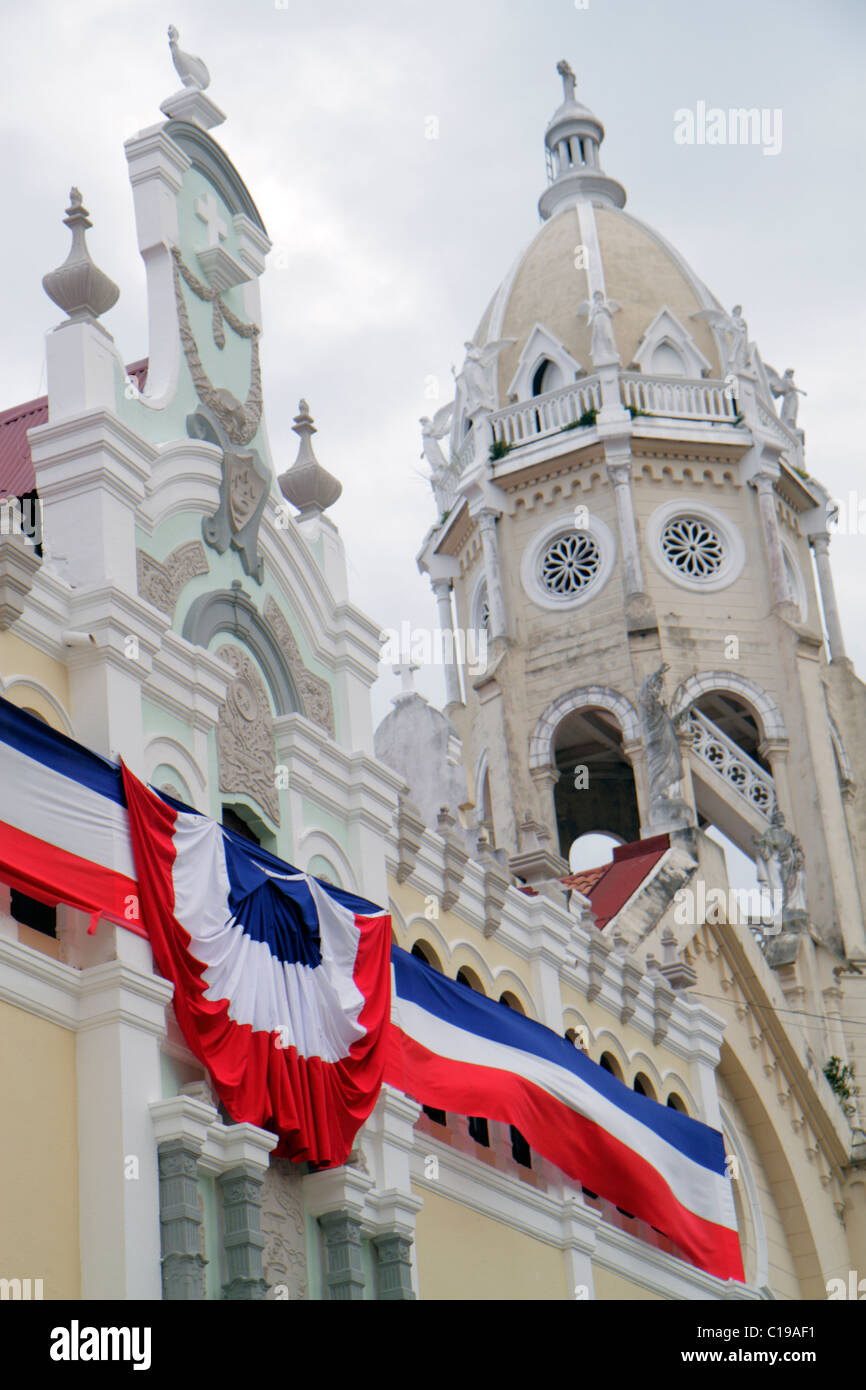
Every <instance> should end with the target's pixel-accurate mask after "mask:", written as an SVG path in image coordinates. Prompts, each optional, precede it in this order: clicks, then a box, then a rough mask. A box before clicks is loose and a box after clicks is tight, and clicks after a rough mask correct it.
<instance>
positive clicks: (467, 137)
mask: <svg viewBox="0 0 866 1390" xmlns="http://www.w3.org/2000/svg"><path fill="white" fill-rule="evenodd" d="M0 15H2V35H0V40H2V41H0V65H2V69H0V78H2V83H0V90H2V93H3V96H2V120H3V139H2V141H0V162H2V187H3V188H4V189H5V200H6V201H5V214H4V218H3V222H4V228H3V232H2V244H3V253H4V254H3V276H4V281H5V283H4V287H3V297H2V302H3V305H4V313H3V333H2V342H0V368H2V382H3V387H2V395H3V399H2V401H0V405H11V404H15V403H16V402H18V401H23V400H26V399H29V398H31V397H33V396H36V395H38V394H40V393H41V392H42V391H43V390H44V387H45V378H44V369H43V356H44V348H43V335H44V333H45V331H46V330H48V329H49V328H51V327H52V326H53V325H54V324H55V323H56V322H57V310H56V309H55V308H54V306H53V305H52V304H51V303H50V302H49V301H48V299H47V298H46V297H45V295H44V293H43V291H42V288H41V278H42V275H43V274H44V273H45V272H46V271H47V270H49V269H52V268H53V267H54V266H56V265H58V264H59V263H60V261H62V260H63V259H64V257H65V255H66V251H67V248H68V244H69V243H68V233H67V231H66V229H65V228H64V227H63V226H62V223H61V218H62V216H63V209H64V207H65V205H66V199H67V194H68V190H69V186H70V184H72V183H76V184H77V185H78V186H79V187H80V188H81V189H82V191H83V193H84V195H85V203H86V206H87V207H88V208H89V209H90V213H91V216H92V218H93V221H94V229H93V231H92V232H91V233H90V234H89V242H90V246H91V250H92V253H93V256H94V259H95V260H96V261H97V263H98V264H99V265H100V266H101V267H102V269H104V270H105V271H107V272H108V273H109V274H110V275H111V276H112V278H113V279H114V280H116V282H117V283H118V284H119V285H120V287H121V297H120V301H119V303H118V305H117V307H116V308H115V309H114V310H112V312H111V313H110V314H109V315H107V316H106V320H105V323H106V327H108V328H109V330H110V331H111V332H112V333H113V335H114V337H115V340H116V341H117V343H118V346H119V348H120V350H121V352H122V353H123V354H124V356H125V358H126V360H127V361H132V360H134V359H135V358H137V357H142V356H145V355H146V353H147V340H146V316H145V291H144V270H143V266H142V264H141V261H140V258H139V257H138V252H137V249H136V239H135V229H134V223H133V208H132V196H131V190H130V187H129V183H128V179H127V173H126V162H125V159H124V155H123V148H122V145H123V141H124V139H126V138H127V137H128V136H129V135H130V134H132V133H133V132H134V131H135V130H137V129H140V128H142V127H144V126H146V125H150V124H153V123H154V122H155V121H157V120H159V119H160V112H159V103H160V102H161V101H162V100H163V99H164V98H165V97H167V96H168V95H170V94H171V93H172V92H174V91H176V90H177V87H178V85H179V84H178V81H177V77H176V75H175V73H174V69H173V68H172V66H171V62H170V57H169V51H168V44H167V39H166V28H167V26H168V24H169V23H174V24H175V25H176V26H177V27H178V29H179V30H180V45H181V47H182V48H184V49H186V50H187V51H189V52H191V53H194V54H198V55H200V56H201V57H202V58H204V60H205V61H206V63H207V64H208V67H209V69H210V73H211V86H210V89H209V93H208V94H209V96H211V97H212V98H213V100H214V101H215V102H216V103H217V105H219V106H220V107H221V108H222V109H223V110H224V111H225V112H226V114H227V117H228V119H227V121H226V123H225V124H224V125H222V126H220V127H219V128H218V129H217V130H215V132H214V134H215V137H216V139H217V140H218V141H219V143H220V144H222V146H223V147H224V149H225V150H226V152H227V153H228V154H229V156H230V157H231V159H232V160H233V161H234V163H235V164H236V166H237V168H238V170H239V172H240V174H241V176H242V178H243V179H244V180H245V181H246V183H247V185H248V187H249V189H250V191H251V193H252V195H253V198H254V200H255V202H256V204H257V205H258V208H259V210H260V212H261V214H262V217H263V219H264V222H265V225H266V226H267V228H268V231H269V234H270V236H271V239H272V241H273V242H274V244H275V246H276V247H278V248H280V251H281V255H280V257H279V261H280V265H281V268H277V267H276V266H275V265H273V264H272V265H271V266H270V268H269V270H268V271H267V273H266V274H265V276H264V280H263V290H262V292H263V302H264V316H265V317H264V323H265V338H264V340H263V349H262V350H263V362H264V373H265V392H266V394H265V401H266V411H267V420H268V430H269V435H270V440H271V445H272V449H273V453H274V462H275V464H276V466H277V470H278V471H281V470H282V469H283V468H285V467H286V466H287V465H288V464H289V463H291V462H292V460H293V459H294V456H295V452H296V447H297V440H296V437H295V436H294V435H293V434H292V433H291V421H292V417H293V415H294V414H295V411H296V409H297V401H298V398H299V397H300V396H301V395H304V396H306V397H307V399H308V400H309V402H310V405H311V408H312V411H313V414H314V416H315V419H316V423H317V426H318V429H319V434H318V435H317V436H316V440H315V444H316V448H317V451H318V456H319V458H320V461H321V462H322V463H323V464H324V465H325V466H326V467H328V468H329V469H330V470H331V471H332V472H333V473H335V474H336V475H337V476H338V477H339V478H340V479H341V480H342V482H343V485H344V492H343V497H342V499H341V500H340V502H339V503H338V504H337V506H336V507H335V508H334V510H333V512H332V516H333V517H334V519H335V521H336V522H337V523H338V525H339V526H340V528H341V530H342V533H343V536H344V539H345V542H346V546H347V550H348V555H349V568H350V583H351V586H352V596H353V598H354V600H355V601H356V602H357V603H359V604H360V605H361V606H362V607H363V608H365V609H366V610H367V611H368V612H369V613H370V614H371V615H372V616H373V617H374V618H375V619H376V620H377V621H378V622H380V623H381V624H382V625H383V626H392V627H399V625H400V622H401V621H402V620H404V619H407V618H408V619H409V620H410V621H411V622H412V623H413V624H418V625H420V624H425V625H430V624H432V623H433V622H434V621H435V608H434V605H433V601H432V597H431V596H430V591H429V587H428V585H427V582H426V580H424V579H422V577H421V576H420V575H419V574H418V573H417V569H416V565H415V555H416V554H417V551H418V549H419V547H420V544H421V541H422V539H423V536H424V534H425V532H426V530H427V528H428V526H429V525H430V524H431V522H432V521H433V520H434V508H433V502H432V495H431V493H430V489H429V486H428V484H427V482H426V481H425V478H424V466H423V465H422V463H421V461H420V445H421V441H420V432H419V426H418V418H419V416H420V415H422V414H427V413H432V411H431V405H432V406H435V405H436V402H432V403H431V402H430V401H429V400H427V399H426V398H425V382H426V381H427V379H428V378H429V377H430V376H436V377H438V378H439V380H440V381H441V383H442V396H441V400H440V402H439V403H440V404H444V403H445V401H447V400H448V399H449V394H450V393H449V390H448V388H449V385H450V382H451V376H450V367H451V364H452V362H453V363H456V364H457V365H458V367H459V365H460V363H461V362H462V355H463V354H462V344H463V341H464V339H465V338H467V337H470V336H471V335H472V333H473V332H474V330H475V327H476V325H477V323H478V320H479V318H480V316H481V314H482V311H483V309H484V307H485V306H486V304H487V302H488V300H489V299H490V297H491V295H492V293H493V291H494V289H495V288H496V286H497V284H498V282H499V281H500V280H501V279H502V278H503V276H504V275H505V273H506V271H507V270H508V268H509V266H510V265H511V263H512V261H513V260H514V258H515V257H516V255H517V254H518V253H519V251H520V250H521V248H522V247H523V246H524V245H525V244H526V243H527V241H528V240H529V239H530V237H531V236H532V235H533V233H534V231H535V229H536V227H537V225H538V215H537V211H536V203H537V199H538V195H539V194H540V193H541V191H542V189H543V187H544V184H545V174H544V158H543V144H542V142H543V135H544V130H545V126H546V124H547V121H548V120H549V118H550V116H551V115H552V113H553V111H554V109H555V108H556V106H557V105H558V104H559V101H560V99H561V95H560V94H561V84H560V81H559V78H558V77H557V76H556V73H555V65H556V62H557V60H558V59H560V58H562V57H567V58H568V59H569V60H570V61H571V63H572V66H573V67H574V69H575V71H576V73H577V77H578V96H579V97H580V99H581V100H583V101H584V102H585V103H586V104H587V105H589V106H590V107H591V108H592V109H593V110H594V111H595V112H596V114H597V115H598V116H599V117H600V118H601V119H602V121H603V122H604V125H605V127H606V131H607V138H606V140H605V143H604V146H603V150H602V162H603V165H604V168H605V169H606V171H607V172H608V173H609V174H611V175H612V176H613V177H615V178H617V179H618V180H619V181H620V182H621V183H623V184H624V186H625V188H626V191H627V193H628V204H627V206H628V209H629V211H630V212H632V213H633V214H634V215H635V216H637V217H639V218H641V219H642V220H644V221H646V222H648V223H649V225H650V226H652V227H655V228H657V229H658V230H659V231H660V232H661V233H662V234H663V235H665V236H666V237H668V238H669V239H670V240H671V241H672V242H673V243H674V244H675V245H676V246H677V247H678V248H679V250H680V251H681V252H682V253H683V254H684V256H685V257H686V259H687V260H688V261H689V262H690V264H691V265H692V266H693V267H694V269H695V270H696V272H697V273H698V274H699V275H700V276H701V278H702V279H704V280H705V281H706V283H707V284H708V286H709V287H710V289H711V290H712V292H713V293H714V294H715V295H716V296H717V297H718V298H719V299H720V300H721V301H722V303H723V304H725V305H726V306H730V305H732V304H734V303H737V302H741V303H742V304H743V306H744V312H745V315H746V318H747V319H748V322H749V327H750V332H751V336H752V337H753V338H754V339H755V341H756V342H757V343H758V346H759V348H760V350H761V352H762V354H763V356H764V359H765V360H766V361H769V362H770V363H772V364H773V365H774V366H775V367H776V368H777V370H779V371H781V370H783V369H784V368H785V367H788V366H793V367H795V368H796V371H797V380H798V382H799V384H800V385H801V386H802V387H803V388H804V389H805V390H806V391H807V392H808V396H807V397H806V399H805V400H803V401H802V404H801V415H800V423H801V424H802V426H803V427H804V429H805V431H806V436H807V465H808V467H809V468H810V471H811V472H813V473H814V474H815V475H816V476H817V477H819V478H821V479H822V481H824V482H825V484H826V485H827V486H828V488H829V489H830V491H831V492H833V493H834V494H836V495H842V496H847V494H848V492H849V490H850V489H857V490H861V493H862V495H864V496H866V492H862V489H863V483H862V482H861V479H862V478H863V477H864V456H863V444H862V410H863V398H864V393H863V371H864V366H863V364H864V356H866V347H864V345H866V331H864V330H866V312H864V268H863V250H862V247H863V227H864V216H863V202H864V194H863V188H864V168H863V153H862V150H863V144H864V120H863V77H862V74H863V67H864V57H866V53H864V7H863V5H862V3H858V0H829V2H828V0H825V3H822V4H820V5H818V4H816V3H814V0H813V3H805V2H804V0H786V2H785V3H781V0H780V2H779V3H777V2H776V0H728V3H725V4H722V5H718V4H709V3H707V0H698V2H697V3H696V0H656V3H647V0H588V4H587V5H586V8H578V6H577V5H576V4H575V3H574V0H459V3H458V0H393V2H390V0H368V3H367V4H364V5H360V4H358V3H357V0H355V2H354V3H348V2H346V0H338V2H336V3H335V0H327V3H323V0H287V3H286V4H285V6H284V7H280V6H279V5H278V4H277V3H275V0H208V3H204V0H171V4H170V5H169V6H166V5H164V4H163V3H162V0H159V3H156V4H153V3H147V4H141V3H135V4H133V3H128V0H110V3H109V2H108V0H75V3H74V4H68V3H67V4H60V3H57V0H44V3H40V0H30V3H28V4H26V5H25V4H18V5H12V4H10V3H9V0H2V4H0ZM698 101H704V102H706V103H707V105H708V106H719V107H723V108H728V107H731V106H745V107H752V106H757V107H761V108H769V109H771V110H775V109H777V108H778V109H780V110H781V112H782V148H781V151H780V153H778V154H777V155H775V156H766V155H764V154H763V153H762V151H761V149H760V148H755V147H744V146H734V147H730V146H729V147H724V146H713V147H710V146H706V145H705V146H702V147H699V146H693V147H688V146H683V145H678V144H676V143H675V142H674V139H673V132H674V112H675V111H677V110H678V109H680V108H691V109H694V108H695V106H696V103H697V102H698ZM430 116H435V117H437V118H438V122H439V138H438V139H435V140H431V139H428V138H426V133H427V132H428V131H429V129H430V123H429V121H428V117H430ZM864 528H866V518H864ZM863 546H864V538H863V537H860V536H857V535H854V536H841V535H839V536H837V537H836V539H835V540H834V543H833V547H832V554H833V558H834V568H835V575H836V583H837V587H838V593H839V599H840V606H841V609H842V616H843V622H844V625H845V630H846V634H847V638H848V642H849V651H850V653H851V654H852V655H853V656H854V658H855V660H856V661H857V664H858V667H859V669H860V672H861V674H862V673H863V672H864V671H866V624H864V623H863V617H862V615H863V611H864V604H863V597H862V590H863V577H862V571H863V562H862V555H863ZM396 685H397V682H396V680H395V678H394V677H393V676H391V675H390V673H389V674H387V675H386V676H385V677H384V678H383V679H382V680H380V681H379V683H378V686H377V688H376V691H375V692H374V694H375V708H376V715H377V718H380V717H381V716H382V715H383V714H384V713H385V712H386V710H387V708H388V699H389V696H390V695H391V694H392V693H393V691H394V689H396ZM418 686H419V688H420V689H422V690H423V691H424V693H426V694H428V695H429V696H430V697H431V698H432V699H434V700H436V701H437V702H439V701H441V697H442V684H441V673H440V672H438V671H436V670H435V669H432V670H431V669H428V670H425V671H422V672H421V673H419V677H418Z"/></svg>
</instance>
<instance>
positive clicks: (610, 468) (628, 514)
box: [607, 460, 644, 598]
mask: <svg viewBox="0 0 866 1390" xmlns="http://www.w3.org/2000/svg"><path fill="white" fill-rule="evenodd" d="M607 476H608V477H609V478H610V481H611V483H612V484H613V495H614V500H615V502H616V514H617V520H618V522H619V538H620V544H621V545H622V557H623V564H624V566H625V591H626V598H628V597H629V596H630V595H631V594H642V593H643V585H644V580H643V569H642V567H641V562H640V553H639V551H638V544H637V525H636V523H635V519H634V505H633V503H632V496H631V460H629V461H628V462H621V463H609V464H608V465H607Z"/></svg>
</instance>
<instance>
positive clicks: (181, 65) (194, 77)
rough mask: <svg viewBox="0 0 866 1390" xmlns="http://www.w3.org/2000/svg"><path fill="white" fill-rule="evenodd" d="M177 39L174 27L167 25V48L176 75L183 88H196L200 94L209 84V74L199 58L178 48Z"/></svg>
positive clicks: (177, 35)
mask: <svg viewBox="0 0 866 1390" xmlns="http://www.w3.org/2000/svg"><path fill="white" fill-rule="evenodd" d="M179 37H180V35H179V34H178V32H177V30H176V29H175V27H174V25H173V24H169V26H168V46H169V48H170V49H171V61H172V62H173V63H174V66H175V70H176V72H177V75H178V77H179V78H180V80H181V82H182V83H183V85H184V86H185V87H196V88H197V89H198V90H199V91H200V92H203V91H204V89H205V87H207V86H209V84H210V73H209V72H208V70H207V68H206V66H205V64H204V63H203V62H202V60H201V58H195V57H193V55H192V54H191V53H184V51H183V49H182V48H178V46H177V41H178V38H179Z"/></svg>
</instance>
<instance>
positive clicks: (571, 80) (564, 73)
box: [556, 58, 577, 101]
mask: <svg viewBox="0 0 866 1390" xmlns="http://www.w3.org/2000/svg"><path fill="white" fill-rule="evenodd" d="M556 71H557V72H558V73H559V75H560V77H561V78H562V99H563V101H574V99H575V97H574V88H575V85H576V82H577V79H576V77H575V75H574V72H573V70H572V67H571V64H570V63H568V62H566V60H565V58H561V59H560V61H559V62H558V63H557V65H556Z"/></svg>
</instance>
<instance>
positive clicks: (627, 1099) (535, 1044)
mask: <svg viewBox="0 0 866 1390" xmlns="http://www.w3.org/2000/svg"><path fill="white" fill-rule="evenodd" d="M391 963H392V965H393V966H394V975H395V980H396V985H397V994H398V995H399V997H400V998H401V999H406V1000H408V1001H409V1002H410V1003H413V1004H417V1005H418V1007H419V1008H422V1009H424V1010H426V1012H427V1013H430V1014H433V1015H434V1016H435V1017H436V1018H439V1019H441V1020H442V1021H443V1022H444V1023H450V1024H452V1025H453V1026H454V1027H456V1028H463V1029H465V1030H466V1031H467V1032H469V1033H475V1034H477V1036H478V1037H482V1038H487V1039H488V1040H489V1041H490V1042H494V1043H499V1044H501V1045H502V1046H504V1047H513V1048H519V1049H520V1051H521V1052H530V1053H532V1054H533V1055H534V1056H536V1057H541V1058H543V1059H544V1060H545V1061H547V1062H552V1063H554V1064H555V1065H556V1066H558V1067H562V1068H563V1069H564V1070H565V1071H569V1072H572V1073H573V1074H574V1075H575V1076H577V1077H578V1078H579V1079H580V1080H581V1081H582V1082H585V1083H586V1084H587V1085H589V1086H592V1087H593V1089H594V1090H596V1091H598V1092H600V1094H601V1095H603V1096H604V1097H605V1099H607V1100H609V1101H611V1102H612V1103H613V1104H614V1105H616V1106H618V1107H619V1109H620V1110H623V1111H625V1113H626V1114H627V1115H630V1116H631V1117H632V1118H633V1119H635V1120H637V1121H639V1122H640V1123H641V1124H642V1125H646V1126H647V1128H648V1129H651V1130H653V1131H654V1133H656V1134H658V1135H659V1136H660V1138H662V1139H664V1140H666V1141H667V1143H669V1144H670V1145H671V1146H672V1147H673V1148H675V1149H678V1150H679V1152H680V1153H682V1154H685V1155H686V1157H687V1158H691V1159H693V1160H694V1162H695V1163H700V1164H701V1165H702V1166H703V1167H704V1168H709V1169H710V1170H711V1171H712V1172H714V1173H720V1174H722V1175H724V1174H725V1171H726V1169H725V1150H724V1141H723V1140H722V1136H721V1134H719V1133H718V1131H717V1130H714V1129H710V1128H709V1126H708V1125H705V1124H702V1123H701V1122H700V1121H698V1120H693V1119H692V1118H691V1116H689V1115H684V1114H683V1113H682V1112H681V1111H679V1110H674V1109H673V1108H672V1107H669V1106H665V1105H660V1104H659V1103H658V1101H654V1100H651V1099H650V1098H649V1097H648V1096H642V1095H639V1094H638V1093H637V1092H636V1091H631V1090H629V1088H628V1086H626V1085H625V1084H624V1083H623V1082H622V1081H620V1080H619V1079H618V1078H617V1077H615V1076H612V1075H611V1073H610V1072H609V1071H606V1070H605V1068H604V1067H601V1066H599V1065H598V1063H597V1062H593V1061H592V1059H591V1058H589V1057H587V1056H586V1054H585V1053H583V1052H581V1051H580V1050H579V1049H578V1048H576V1047H575V1046H574V1045H573V1043H571V1042H569V1041H568V1040H567V1039H566V1038H561V1037H560V1036H559V1035H558V1034H557V1033H554V1032H553V1031H552V1029H550V1028H545V1027H544V1025H543V1024H541V1023H536V1022H535V1020H534V1019H531V1018H525V1017H524V1016H523V1014H519V1013H517V1012H516V1011H515V1010H514V1009H509V1008H507V1007H506V1006H505V1005H504V1004H500V1003H498V1002H497V1001H496V1000H493V999H487V998H486V997H485V996H484V995H483V994H479V993H478V992H477V991H476V990H473V989H470V988H469V986H468V985H463V984H458V982H457V981H456V980H449V979H447V978H446V976H444V975H441V974H440V973H439V971H438V970H433V969H432V968H431V967H430V966H429V965H427V964H426V963H425V962H424V961H421V960H419V959H418V958H417V957H416V956H412V955H409V953H408V952H407V951H402V950H400V948H399V947H397V946H392V947H391ZM514 1070H515V1072H516V1073H517V1074H519V1071H520V1065H519V1061H518V1059H515V1067H514Z"/></svg>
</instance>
